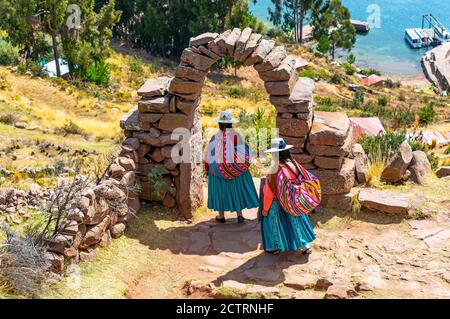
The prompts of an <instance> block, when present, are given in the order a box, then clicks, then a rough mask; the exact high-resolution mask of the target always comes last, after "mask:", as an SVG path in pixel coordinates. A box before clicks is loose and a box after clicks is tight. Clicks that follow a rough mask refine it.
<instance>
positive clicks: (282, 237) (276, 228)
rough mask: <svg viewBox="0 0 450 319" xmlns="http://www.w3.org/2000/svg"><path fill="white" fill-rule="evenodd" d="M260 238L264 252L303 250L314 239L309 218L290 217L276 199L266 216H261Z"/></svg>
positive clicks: (305, 216)
mask: <svg viewBox="0 0 450 319" xmlns="http://www.w3.org/2000/svg"><path fill="white" fill-rule="evenodd" d="M261 236H262V242H263V248H264V250H265V251H275V250H278V249H279V250H281V251H283V252H284V251H297V250H300V249H303V248H305V246H306V245H307V244H309V243H311V242H312V241H314V239H316V235H315V234H314V230H313V228H312V225H311V222H310V220H309V216H308V215H302V216H292V215H291V214H289V213H287V212H285V211H284V210H283V209H282V208H281V206H280V203H279V202H278V201H277V200H276V199H274V200H273V202H272V205H271V206H270V210H269V214H268V216H261Z"/></svg>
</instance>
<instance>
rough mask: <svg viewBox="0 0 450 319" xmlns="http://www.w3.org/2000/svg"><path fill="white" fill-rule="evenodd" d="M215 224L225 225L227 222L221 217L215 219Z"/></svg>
mask: <svg viewBox="0 0 450 319" xmlns="http://www.w3.org/2000/svg"><path fill="white" fill-rule="evenodd" d="M216 222H218V223H222V224H225V223H226V222H227V220H226V219H225V217H222V218H220V217H216Z"/></svg>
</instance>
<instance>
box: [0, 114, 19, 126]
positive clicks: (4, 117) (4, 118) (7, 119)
mask: <svg viewBox="0 0 450 319" xmlns="http://www.w3.org/2000/svg"><path fill="white" fill-rule="evenodd" d="M18 121H19V119H18V118H17V116H16V115H15V114H13V113H5V114H1V115H0V123H3V124H6V125H14V124H16V122H18Z"/></svg>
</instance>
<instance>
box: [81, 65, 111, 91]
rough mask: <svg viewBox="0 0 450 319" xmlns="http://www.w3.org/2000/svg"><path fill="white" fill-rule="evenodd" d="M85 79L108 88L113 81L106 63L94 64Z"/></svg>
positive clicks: (89, 68)
mask: <svg viewBox="0 0 450 319" xmlns="http://www.w3.org/2000/svg"><path fill="white" fill-rule="evenodd" d="M84 79H85V80H86V81H88V82H92V83H95V84H97V85H100V86H107V85H108V84H109V81H110V79H111V72H110V69H109V66H108V64H107V63H106V62H100V63H92V64H90V65H89V67H88V68H87V70H86V74H85V75H84Z"/></svg>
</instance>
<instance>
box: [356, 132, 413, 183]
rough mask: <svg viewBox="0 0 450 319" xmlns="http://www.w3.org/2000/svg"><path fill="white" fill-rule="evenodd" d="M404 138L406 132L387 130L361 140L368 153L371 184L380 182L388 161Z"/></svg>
mask: <svg viewBox="0 0 450 319" xmlns="http://www.w3.org/2000/svg"><path fill="white" fill-rule="evenodd" d="M404 140H405V135H404V134H397V133H395V132H387V133H385V134H379V135H377V136H366V137H364V138H362V139H361V140H360V141H359V143H360V144H361V145H362V147H363V148H364V151H365V152H366V154H367V160H368V178H369V181H368V183H369V185H375V184H377V183H379V182H380V178H381V174H382V172H383V169H384V167H385V165H386V163H387V161H388V160H389V158H390V157H391V156H392V155H393V154H394V152H395V151H396V150H397V148H398V147H399V146H400V144H401V143H402V142H403V141H404Z"/></svg>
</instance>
